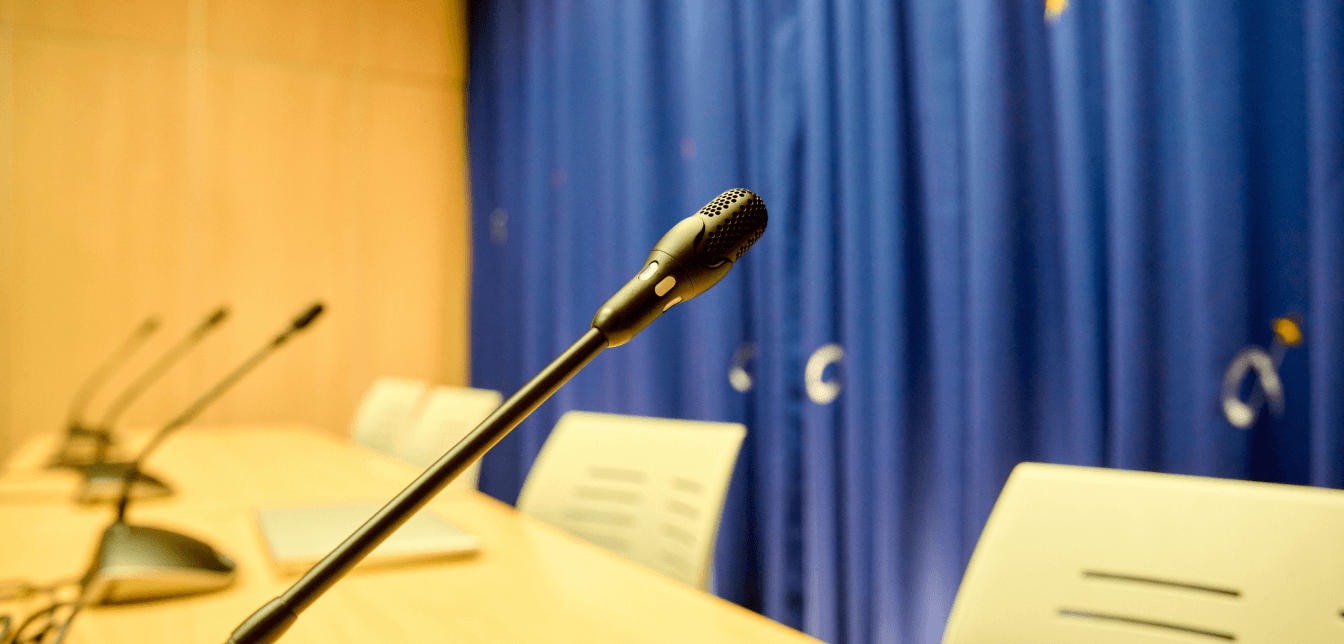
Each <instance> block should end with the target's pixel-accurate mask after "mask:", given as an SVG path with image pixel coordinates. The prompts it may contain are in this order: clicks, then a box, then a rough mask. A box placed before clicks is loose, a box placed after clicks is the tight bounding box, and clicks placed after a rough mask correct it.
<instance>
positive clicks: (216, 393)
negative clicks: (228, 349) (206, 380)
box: [81, 303, 322, 603]
mask: <svg viewBox="0 0 1344 644" xmlns="http://www.w3.org/2000/svg"><path fill="white" fill-rule="evenodd" d="M321 313H322V304H321V303H318V304H314V305H313V306H311V307H310V308H308V309H307V310H305V311H304V312H303V313H302V314H300V315H299V316H298V317H297V318H295V319H294V321H293V322H291V323H290V325H289V326H288V327H286V328H285V330H284V331H283V332H281V333H280V334H279V335H277V336H276V337H275V338H273V339H271V340H270V341H269V342H267V343H266V344H265V345H264V346H262V347H261V348H260V349H259V350H257V352H256V353H253V354H252V356H251V357H249V358H248V359H247V360H245V361H243V363H242V364H240V365H238V367H236V368H234V370H233V371H232V372H230V373H229V374H228V375H227V376H225V377H224V378H223V379H222V380H220V381H219V383H217V384H216V385H215V386H214V387H211V388H210V389H209V390H208V391H206V392H205V393H204V394H201V397H200V398H197V399H196V401H195V402H193V403H192V404H191V405H189V406H188V407H187V408H186V409H185V410H183V411H182V413H181V414H178V415H177V417H176V418H174V419H172V420H171V421H169V422H168V423H167V424H166V425H164V426H163V427H162V428H160V429H159V431H157V432H155V434H154V436H153V437H152V438H150V440H149V442H147V443H146V444H145V446H144V447H142V448H141V449H140V452H139V453H138V454H137V455H136V457H135V459H134V460H133V461H131V462H130V463H127V464H126V466H125V468H124V470H123V471H122V472H121V479H120V494H119V497H118V502H117V518H116V520H115V521H113V522H112V524H111V525H110V526H108V527H107V529H106V530H104V531H103V537H102V539H101V540H100V541H99V545H98V551H97V552H96V553H95V554H94V558H93V563H92V564H91V565H90V566H89V570H88V572H87V573H86V574H85V576H84V578H83V579H82V581H81V584H82V585H83V588H84V593H83V596H84V597H85V598H86V599H87V600H88V601H89V602H90V603H99V602H102V603H116V602H126V601H140V600H145V599H156V598H161V597H170V596H175V595H186V594H194V593H199V592H205V591H208V590H215V589H218V588H223V587H224V586H227V585H229V584H230V583H232V581H233V573H234V564H233V562H232V561H230V560H229V559H228V558H227V557H224V556H223V555H220V554H219V553H218V552H216V551H215V550H214V548H211V547H210V546H209V545H207V544H205V543H203V542H201V541H197V540H196V539H193V538H191V537H188V536H186V535H181V534H177V533H175V532H171V531H168V530H162V529H159V528H150V527H145V526H135V525H131V524H129V523H127V522H126V508H127V505H129V503H130V498H131V486H132V483H133V482H134V481H135V479H136V475H137V473H138V472H139V469H140V465H141V464H142V463H143V462H144V461H145V459H146V458H148V457H149V455H150V454H152V453H153V452H154V450H155V449H157V448H158V447H159V445H161V444H163V441H164V440H165V439H167V438H168V436H169V435H171V434H172V433H173V432H174V431H175V430H177V429H178V428H180V427H182V426H184V425H186V424H187V423H189V422H191V420H192V419H194V418H195V417H196V416H197V415H198V414H200V413H201V412H202V411H204V410H205V408H206V407H208V406H210V404H211V403H213V402H214V401H215V400H217V399H218V398H219V397H220V396H221V395H223V394H224V392H225V391H228V389H229V388H230V387H232V386H233V385H234V384H235V383H237V382H238V381H239V380H240V379H241V378H242V377H243V376H245V375H247V374H248V373H249V372H250V371H252V369H253V368H255V367H256V366H257V365H258V364H260V363H261V361H262V360H264V359H266V357H267V356H269V355H270V354H271V353H272V352H274V351H275V350H276V349H277V348H279V347H280V345H282V344H284V343H285V342H286V341H287V340H289V338H291V337H293V335H294V334H296V333H298V332H299V331H302V330H303V329H304V328H305V327H307V326H308V325H310V324H312V322H313V320H314V319H316V318H317V316H318V315H320V314H321Z"/></svg>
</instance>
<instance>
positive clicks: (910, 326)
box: [468, 0, 1344, 644]
mask: <svg viewBox="0 0 1344 644" xmlns="http://www.w3.org/2000/svg"><path fill="white" fill-rule="evenodd" d="M470 37H471V62H470V79H469V88H468V110H469V111H468V119H469V130H470V145H471V166H472V194H473V204H474V205H473V236H474V247H473V260H472V262H473V267H474V274H473V278H472V289H473V290H472V325H473V326H472V355H473V360H472V380H473V384H474V385H475V386H479V387H489V388H495V389H499V390H502V391H504V392H505V393H506V394H507V393H509V392H512V391H513V390H515V389H516V388H517V387H518V386H520V385H521V384H522V383H523V382H525V381H526V380H527V379H528V378H529V377H531V376H532V375H533V374H535V373H536V372H537V371H538V370H540V369H541V368H542V367H543V366H544V365H545V364H546V363H548V362H549V361H550V360H551V359H553V358H554V357H555V356H557V355H558V354H559V353H560V352H561V351H562V350H563V349H564V348H565V347H567V346H568V345H569V344H570V343H571V342H573V341H574V340H576V339H577V338H578V337H579V336H580V335H581V334H582V333H583V332H584V331H585V330H586V329H587V328H588V326H589V322H590V320H591V317H592V315H593V313H594V312H596V310H597V307H598V306H599V305H600V304H601V303H602V302H603V301H605V300H606V298H607V297H609V296H610V295H611V294H612V293H614V292H615V290H616V289H617V288H619V287H620V286H621V285H622V284H624V283H625V281H627V280H628V279H629V278H630V277H632V276H633V274H634V273H635V271H637V270H638V269H639V268H640V267H641V265H642V262H643V259H644V257H645V256H646V255H647V253H648V251H649V249H650V248H651V247H652V245H653V243H654V241H656V240H657V239H658V238H659V237H660V236H661V235H662V233H663V232H665V231H666V230H667V229H668V228H670V227H671V226H672V224H673V223H675V222H676V221H678V220H680V219H681V218H683V217H685V216H687V215H689V214H690V213H692V212H693V211H695V210H696V209H698V208H699V207H700V206H701V205H703V204H704V203H706V202H707V201H709V200H710V199H712V198H714V197H715V196H716V195H718V194H719V193H720V192H722V191H723V190H726V189H729V188H734V187H743V188H748V189H750V190H753V191H755V192H757V193H758V194H759V195H760V196H761V197H762V199H764V201H765V203H766V204H767V206H768V208H769V212H770V227H769V229H768V230H767V231H766V233H765V236H764V237H763V238H762V240H761V241H760V242H759V243H758V244H757V245H756V247H755V248H753V249H752V250H751V252H749V253H748V254H747V255H746V256H745V257H744V258H743V260H742V261H741V262H739V264H738V266H736V267H735V268H734V269H733V272H732V273H731V274H730V275H729V276H728V277H727V278H726V279H725V280H724V281H723V282H722V283H720V284H719V285H718V286H716V287H715V288H714V289H712V290H710V291H709V292H708V293H706V294H705V295H702V296H701V297H700V298H698V299H697V300H695V301H693V302H690V303H688V304H686V305H683V306H679V307H676V308H675V309H673V310H672V311H670V312H669V313H667V314H666V315H664V316H663V317H662V318H660V319H659V320H658V321H657V322H656V323H655V324H654V325H652V326H651V327H650V328H649V329H648V330H646V331H645V332H644V333H643V334H642V335H641V336H640V337H638V338H636V339H635V340H634V341H633V342H631V343H630V344H628V345H626V346H622V347H619V348H615V349H611V350H608V351H607V352H605V353H604V354H603V355H601V356H599V357H598V358H597V360H595V361H594V362H593V363H592V364H590V365H589V367H588V368H587V370H586V371H584V372H583V373H581V374H580V375H579V376H577V377H576V378H575V379H574V380H573V381H571V383H570V384H569V385H567V386H566V387H565V388H564V389H563V390H561V392H560V393H558V394H557V395H556V396H555V398H554V399H552V401H551V402H549V403H547V404H546V405H544V406H543V407H542V408H541V409H540V410H539V411H538V412H537V413H536V414H535V415H534V416H533V417H532V418H531V419H529V420H528V421H526V422H525V423H524V424H523V425H522V426H520V427H519V428H518V429H517V430H515V432H514V433H513V434H512V435H511V436H510V437H509V438H507V439H505V440H504V441H503V442H501V443H500V444H499V445H498V447H496V448H495V450H494V451H493V452H492V453H491V454H490V455H488V456H487V458H486V461H485V466H484V470H483V472H482V476H481V486H482V488H483V489H484V490H485V491H487V492H489V493H490V494H493V495H495V496H497V497H499V498H501V499H504V500H506V501H512V500H513V499H515V498H516V495H517V493H518V490H519V488H520V487H521V485H522V481H523V479H524V478H525V477H526V474H527V471H528V468H529V467H530V465H531V463H532V461H533V459H534V457H535V456H536V454H537V451H538V450H539V449H540V447H541V445H542V443H543V442H544V441H545V439H546V435H547V433H548V431H549V430H550V428H551V427H552V426H553V424H554V423H555V420H556V419H557V417H558V416H559V415H560V414H561V413H562V412H564V411H566V410H569V409H586V410H597V411H610V412H617V413H632V414H648V415H657V416H670V417H681V418H692V419H705V420H725V421H738V422H742V423H744V424H745V425H746V426H747V427H748V428H749V434H748V437H747V441H746V443H745V445H744V447H743V452H742V455H741V459H740V461H739V465H738V468H737V471H736V474H735V478H734V482H733V488H732V491H731V494H730V498H729V500H728V504H727V508H726V510H725V513H724V522H723V528H722V533H721V537H720V542H719V548H718V560H717V577H716V587H717V591H718V592H719V593H720V594H721V595H723V596H724V597H727V598H729V599H731V600H733V601H736V602H739V603H741V604H743V605H745V606H748V607H751V608H753V609H756V610H760V611H762V612H763V613H765V614H766V615H768V616H770V617H773V618H775V619H777V620H779V621H782V622H784V623H786V624H790V625H793V626H795V627H798V628H801V629H804V630H806V631H807V632H809V633H812V634H814V635H816V636H818V637H820V638H821V639H823V640H826V641H829V642H902V643H921V644H933V643H935V642H938V641H939V638H940V636H941V633H942V630H943V626H944V623H945V620H946V617H947V614H948V611H949V609H950V606H951V603H952V600H953V598H954V596H955V594H956V590H957V586H958V583H959V582H960V579H961V575H962V572H963V570H964V567H965V565H966V562H967V560H968V558H969V556H970V553H971V551H972V549H973V548H974V546H975V541H976V539H977V537H978V535H979V532H980V529H981V527H982V526H983V524H984V521H985V519H986V517H987V516H988V514H989V511H990V508H991V507H992V506H993V503H994V501H995V498H996V497H997V495H998V492H999V490H1000V487H1001V486H1002V484H1003V482H1004V481H1005V479H1006V477H1007V476H1008V473H1009V471H1010V470H1011V469H1012V467H1013V466H1014V465H1015V464H1017V463H1019V462H1021V461H1026V460H1033V461H1049V462H1057V463H1074V464H1085V465H1104V466H1110V467H1120V468H1133V469H1144V470H1156V471H1166V472H1179V473H1189V474H1200V475H1209V476H1219V477H1233V478H1251V479H1261V480H1271V481H1282V482H1288V483H1299V484H1311V485H1320V486H1333V487H1341V486H1344V56H1342V55H1341V49H1342V48H1344V9H1341V5H1340V3H1339V2H1338V1H1337V0H1240V1H1227V0H1218V1H1216V2H1215V1H1208V2H1195V1H1185V2H1140V1H1136V0H1073V2H1072V6H1071V7H1069V8H1068V10H1067V11H1066V12H1064V14H1063V15H1062V16H1061V17H1060V18H1059V19H1058V21H1057V22H1053V23H1052V22H1049V21H1047V20H1045V18H1044V7H1043V6H1042V3H1041V1H1040V0H1037V1H1035V2H1013V1H1007V2H1005V1H999V0H980V1H970V0H918V1H914V0H907V1H904V2H893V1H891V0H849V1H842V2H826V1H824V0H734V1H724V0H685V1H682V2H631V1H629V0H560V1H559V2H540V1H535V0H493V1H490V2H476V3H473V5H472V6H471V32H470ZM1287 313H1293V314H1296V315H1299V316H1301V319H1302V321H1303V328H1304V330H1305V334H1306V341H1305V344H1304V345H1303V347H1302V348H1298V349H1292V350H1290V351H1289V352H1288V353H1287V356H1286V358H1285V359H1284V361H1283V363H1282V365H1281V367H1280V373H1281V375H1282V378H1283V381H1284V384H1285V391H1286V402H1287V407H1286V410H1285V411H1284V413H1283V414H1282V415H1281V416H1278V417H1274V416H1272V415H1270V414H1268V413H1265V414H1262V416H1261V418H1260V419H1259V420H1258V421H1257V423H1256V424H1255V425H1254V426H1253V427H1251V428H1250V429H1249V430H1241V429H1236V428H1234V427H1232V426H1231V425H1230V424H1229V423H1228V421H1227V420H1226V419H1224V417H1223V414H1222V411H1221V409H1220V406H1219V392H1220V388H1221V385H1222V380H1223V375H1224V372H1225V371H1226V369H1227V367H1228V364H1229V362H1230V361H1231V360H1232V359H1233V357H1234V356H1235V355H1236V354H1237V353H1238V352H1239V351H1241V350H1242V349H1243V348H1244V347H1246V346H1247V345H1250V344H1256V345H1262V346H1263V345H1267V344H1268V343H1269V342H1270V341H1271V339H1272V337H1273V336H1272V329H1271V324H1272V320H1273V319H1274V318H1276V317H1278V316H1281V315H1284V314H1287ZM735 369H736V370H735ZM730 373H732V374H733V375H732V377H731V378H730ZM809 374H810V376H811V377H810V378H809V377H808V376H809ZM1249 386H1250V385H1249V384H1248V385H1247V387H1249ZM1243 391H1244V390H1243ZM837 392H838V395H836V394H837Z"/></svg>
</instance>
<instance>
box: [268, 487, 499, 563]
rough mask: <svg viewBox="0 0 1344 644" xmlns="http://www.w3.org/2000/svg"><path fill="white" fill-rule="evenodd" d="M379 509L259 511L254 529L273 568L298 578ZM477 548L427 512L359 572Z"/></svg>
mask: <svg viewBox="0 0 1344 644" xmlns="http://www.w3.org/2000/svg"><path fill="white" fill-rule="evenodd" d="M381 507H382V506H381V505H379V504H358V505H325V506H309V507H284V508H260V509H258V510H257V525H258V526H259V527H260V528H261V536H262V540H263V541H265V543H266V550H267V551H268V552H269V553H270V555H271V560H272V561H274V562H275V565H276V567H277V568H279V569H280V571H281V572H283V573H301V572H303V571H305V570H307V569H308V568H310V567H312V565H313V564H315V563H317V562H318V561H319V560H321V559H322V558H323V557H325V556H327V554H328V553H330V552H331V551H332V549H334V548H335V547H336V546H338V545H340V543H341V542H342V541H344V540H345V538H346V537H348V536H350V533H352V532H354V531H355V529H356V528H358V527H359V526H361V525H363V524H364V522H365V521H368V520H369V517H372V516H373V514H374V512H377V511H378V509H379V508H381ZM479 549H480V542H479V540H478V539H477V538H476V535H473V534H468V533H466V532H463V531H461V530H459V529H458V528H457V527H455V526H453V525H452V524H451V523H448V522H447V521H444V520H443V518H441V517H439V516H438V515H436V514H434V513H433V512H431V511H429V510H421V511H420V512H417V513H415V515H413V516H412V517H411V518H410V520H408V521H407V522H406V523H404V524H402V526H401V527H400V528H397V531H396V532H393V533H392V535H391V536H389V537H388V538H387V540H386V541H384V542H382V543H381V544H379V545H378V547H377V548H374V550H373V552H371V553H369V556H368V557H366V558H365V559H364V561H363V562H362V563H360V567H368V566H380V565H390V564H405V563H412V562H417V561H422V560H424V561H428V560H436V559H443V558H449V557H461V556H465V555H469V554H472V553H475V552H476V551H477V550H479Z"/></svg>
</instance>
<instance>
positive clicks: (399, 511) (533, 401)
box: [229, 329, 607, 644]
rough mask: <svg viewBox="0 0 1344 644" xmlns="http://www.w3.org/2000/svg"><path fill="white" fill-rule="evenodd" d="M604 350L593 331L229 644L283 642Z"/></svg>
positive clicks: (602, 340)
mask: <svg viewBox="0 0 1344 644" xmlns="http://www.w3.org/2000/svg"><path fill="white" fill-rule="evenodd" d="M606 348H607V338H606V336H604V335H603V334H602V332H601V331H598V330H597V329H589V330H588V332H587V333H585V334H584V336H583V337H582V338H579V341H578V342H575V343H574V344H573V345H572V346H570V347H569V349H567V350H566V351H565V352H564V353H562V354H561V355H560V357H559V358H556V359H555V361H554V362H552V363H551V364H550V365H549V366H547V367H546V368H545V369H543V370H542V372H541V373H539V374H537V376H536V377H535V378H533V379H532V380H530V381H529V382H528V383H527V384H526V385H523V388H522V389H519V390H518V392H517V393H515V394H513V395H512V396H510V397H509V399H508V400H506V401H504V404H502V405H500V406H499V408H498V409H496V410H495V411H494V413H492V414H490V416H489V417H487V418H486V419H485V420H484V421H482V422H481V424H480V425H478V426H477V427H476V429H474V430H472V432H471V433H470V434H467V436H466V438H463V439H462V441H461V442H459V443H458V444H457V445H455V446H454V447H453V448H452V449H450V450H448V453H447V454H444V455H443V456H442V457H441V458H439V460H438V461H436V462H435V463H434V464H433V465H431V466H429V469H427V470H425V471H424V473H423V474H421V475H420V477H419V478H417V479H415V481H414V482H412V483H411V484H410V485H408V486H407V487H406V489H404V490H402V491H401V493H399V494H397V496H396V497H395V498H393V499H392V500H391V501H390V502H388V504H387V505H385V506H383V508H382V509H381V510H379V511H378V512H377V514H374V515H373V518H371V519H369V520H368V522H367V523H365V524H364V525H362V526H360V528H359V529H358V530H356V531H355V532H354V534H351V535H350V536H349V537H346V539H345V541H344V542H343V543H341V545H339V546H337V547H336V549H335V550H333V551H331V553H330V554H328V555H327V556H326V557H325V558H324V559H322V561H319V562H318V563H317V565H315V566H313V567H312V568H311V569H310V570H309V571H308V572H307V573H306V574H304V575H303V577H302V578H301V579H299V580H298V581H297V582H295V583H294V585H293V586H290V588H289V590H286V591H285V592H284V594H282V595H280V596H279V597H277V598H275V599H273V600H271V601H270V602H269V603H267V604H266V605H265V606H262V607H261V609H260V610H258V611H257V612H255V613H253V614H252V616H251V617H248V618H247V620H246V621H244V622H243V623H242V624H241V625H239V626H238V628H237V629H235V630H234V631H233V634H232V635H230V636H229V644H244V643H247V644H261V643H263V642H267V643H269V642H274V641H275V640H277V639H279V638H280V636H281V635H283V634H284V632H285V631H286V630H289V627H290V625H292V624H293V623H294V621H295V620H297V619H298V618H299V613H301V612H303V611H304V609H306V608H308V606H310V605H312V603H313V602H314V601H316V600H317V598H318V597H320V596H322V594H323V593H325V592H326V591H327V589H328V588H331V586H332V585H333V584H335V583H336V582H337V581H339V580H340V579H341V577H344V576H345V574H346V573H348V572H350V569H351V568H354V567H355V565H356V564H358V563H359V562H360V561H362V560H363V559H364V557H365V556H367V555H368V554H369V553H370V552H371V551H373V549H374V548H376V547H378V544H380V543H382V542H383V540H384V539H386V538H387V537H388V535H390V534H392V532H393V531H395V530H396V529H397V528H399V527H401V524H403V523H405V522H406V520H407V519H410V518H411V515H413V514H415V513H416V512H417V511H418V510H420V508H422V507H424V505H425V504H426V503H429V500H430V499H432V498H434V495H436V494H438V493H439V492H440V491H441V490H443V488H444V487H446V486H447V485H448V484H449V483H451V482H452V480H453V479H455V478H457V476H458V475H459V474H461V473H462V472H463V470H466V469H467V467H468V466H470V465H471V464H472V463H473V462H475V461H476V459H478V458H480V457H481V455H482V454H484V453H485V452H486V451H488V450H489V449H490V448H491V447H494V445H495V443H498V442H499V440H500V439H502V438H504V436H505V435H507V434H508V433H509V432H510V431H512V430H513V428H514V427H517V426H518V423H520V422H522V421H523V419H524V418H527V416H528V414H531V413H532V411H533V410H534V409H536V408H537V407H538V406H539V405H541V403H543V402H545V401H546V399H547V398H550V397H551V394H553V393H555V392H556V390H557V389H559V388H560V385H563V384H565V382H566V381H567V380H569V379H570V377H572V376H573V375H574V374H576V373H578V372H579V370H580V369H582V368H583V367H584V365H586V364H588V362H589V361H590V360H592V359H593V358H594V357H596V356H597V354H599V353H601V352H602V350H603V349H606Z"/></svg>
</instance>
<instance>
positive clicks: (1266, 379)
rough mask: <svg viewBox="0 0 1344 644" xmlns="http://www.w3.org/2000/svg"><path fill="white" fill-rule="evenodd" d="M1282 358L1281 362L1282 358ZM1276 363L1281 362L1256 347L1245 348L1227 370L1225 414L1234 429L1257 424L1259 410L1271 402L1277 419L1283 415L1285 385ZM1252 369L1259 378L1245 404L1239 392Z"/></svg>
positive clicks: (1224, 400)
mask: <svg viewBox="0 0 1344 644" xmlns="http://www.w3.org/2000/svg"><path fill="white" fill-rule="evenodd" d="M1276 353H1281V352H1276ZM1279 358H1280V359H1282V355H1280V356H1279ZM1277 363H1278V360H1275V359H1274V358H1271V357H1270V355H1269V354H1268V353H1265V350H1264V349H1261V348H1260V347H1257V346H1250V347H1246V348H1245V349H1243V350H1242V351H1241V353H1238V354H1237V357H1236V358H1233V359H1232V364H1230V365H1228V367H1227V375H1225V376H1224V377H1223V415H1224V416H1226V417H1227V422H1229V423H1231V424H1232V426H1233V427H1238V428H1241V429H1246V428H1248V427H1250V426H1251V425H1254V424H1255V420H1256V418H1258V417H1259V416H1260V408H1261V407H1263V406H1264V405H1265V403H1266V402H1268V403H1269V411H1270V413H1272V414H1274V415H1275V416H1279V415H1281V414H1283V382H1282V381H1281V380H1279V373H1278V370H1277V367H1278V364H1277ZM1251 370H1254V371H1255V373H1256V376H1257V379H1256V386H1255V388H1254V389H1252V390H1251V395H1250V397H1249V398H1248V399H1247V400H1246V401H1245V402H1243V401H1242V400H1241V398H1240V397H1239V396H1238V395H1237V391H1238V390H1239V389H1241V381H1242V380H1243V379H1244V378H1245V377H1246V374H1247V373H1248V372H1250V371H1251Z"/></svg>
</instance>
